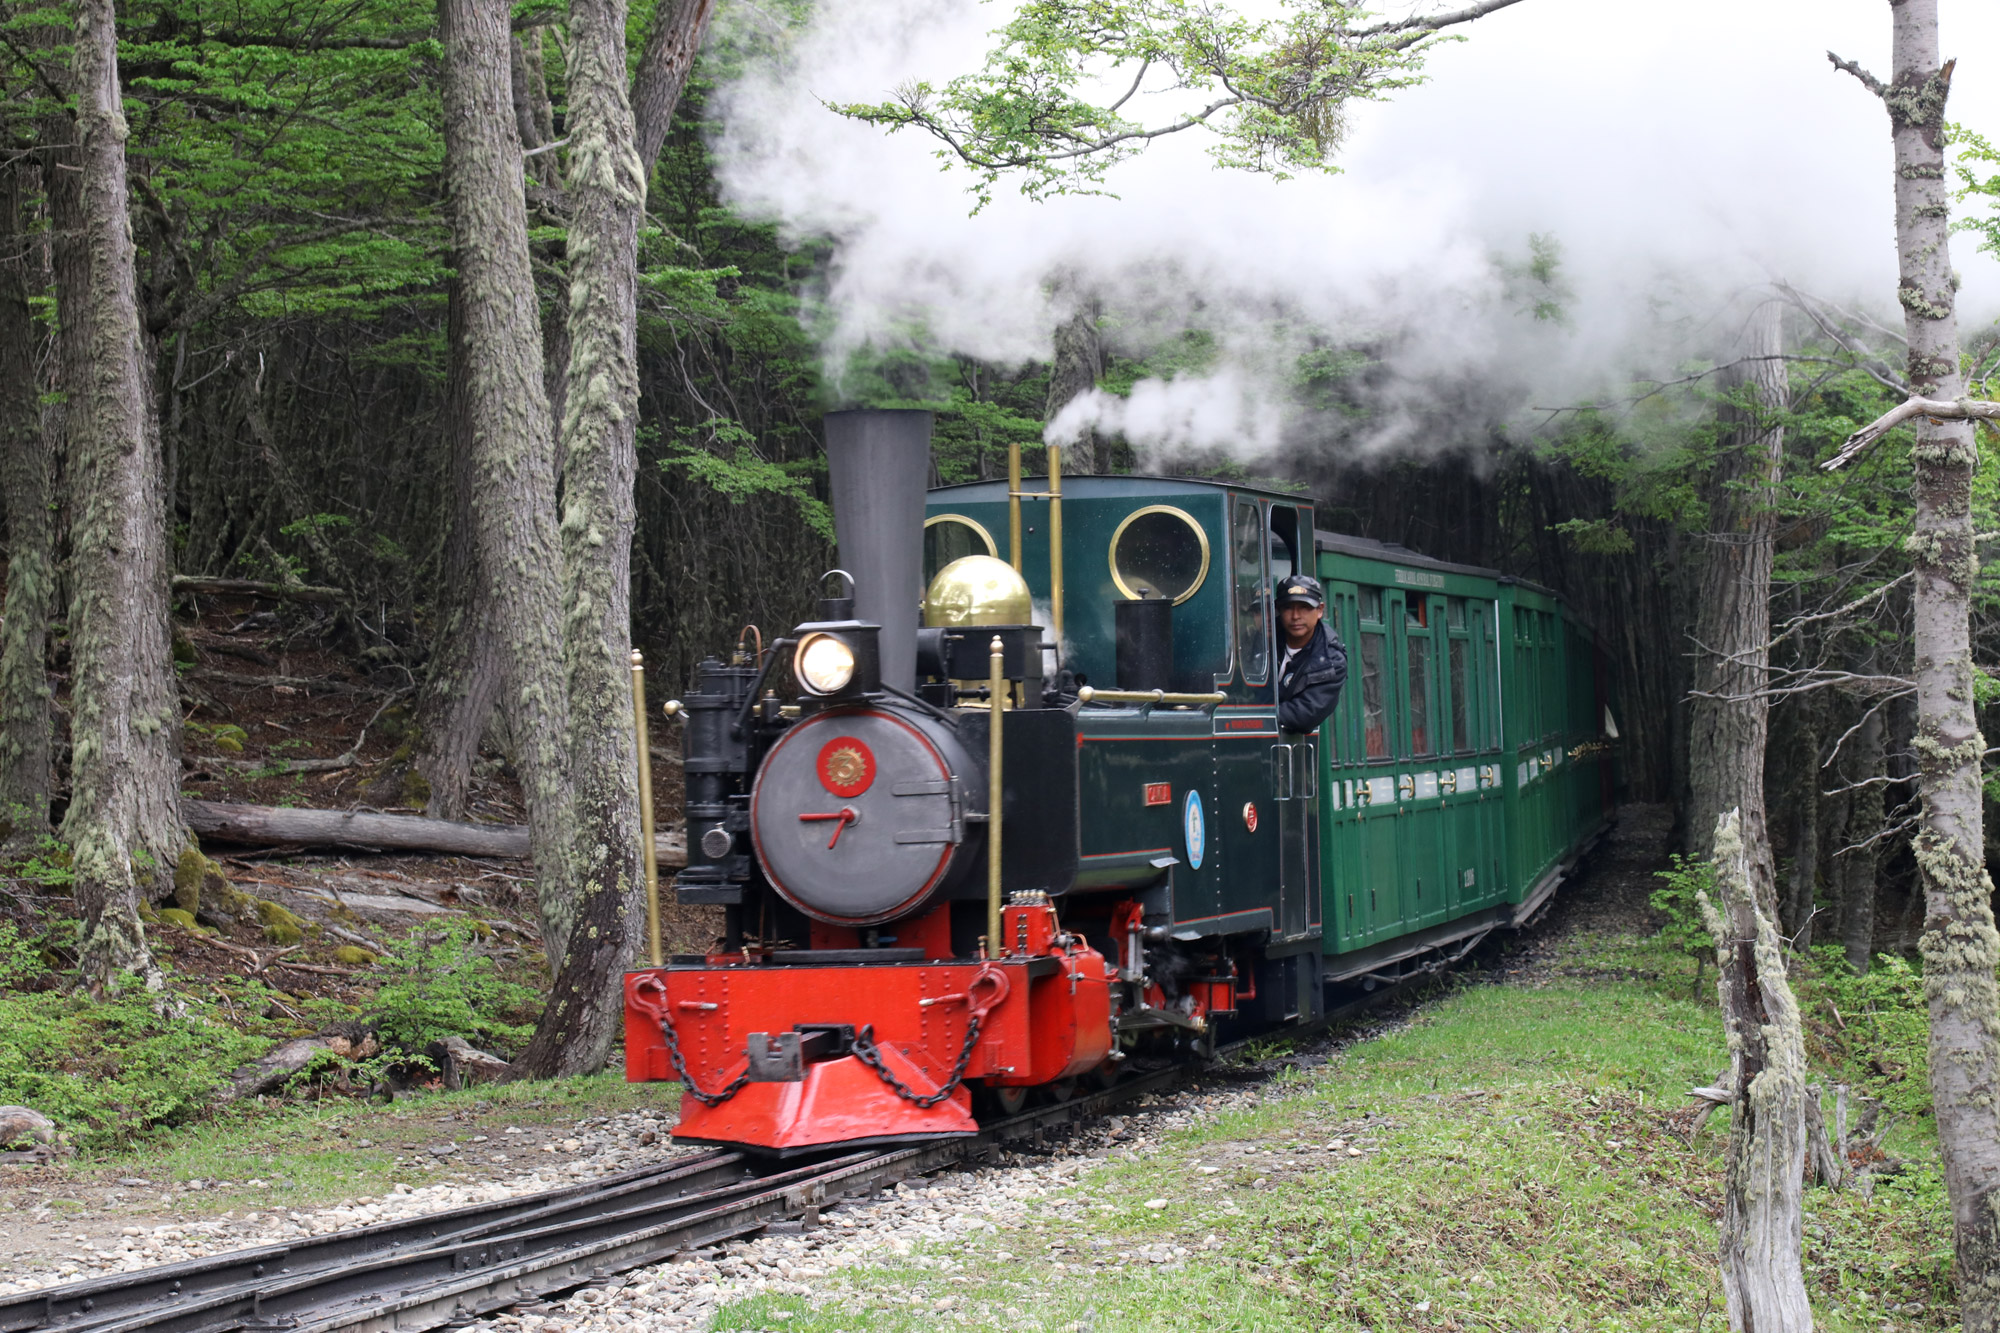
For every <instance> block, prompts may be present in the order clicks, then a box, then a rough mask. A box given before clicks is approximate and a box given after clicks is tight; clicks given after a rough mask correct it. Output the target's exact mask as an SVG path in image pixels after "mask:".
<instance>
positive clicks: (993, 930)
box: [986, 634, 1007, 958]
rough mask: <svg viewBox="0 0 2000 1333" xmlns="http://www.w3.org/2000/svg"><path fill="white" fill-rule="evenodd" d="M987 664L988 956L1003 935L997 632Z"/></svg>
mask: <svg viewBox="0 0 2000 1333" xmlns="http://www.w3.org/2000/svg"><path fill="white" fill-rule="evenodd" d="M991 651H992V654H993V656H992V659H991V661H990V663H989V665H988V668H987V680H986V684H987V691H988V693H987V706H988V712H987V718H986V720H987V723H988V724H989V725H988V727H987V739H986V939H987V945H986V956H987V957H988V958H998V957H999V956H1000V954H1001V953H1002V951H1003V948H1004V946H1003V944H1002V941H1001V939H1000V804H1001V801H1002V800H1003V799H1004V796H1005V793H1006V787H1005V786H1003V785H1002V783H1001V779H1000V753H1001V752H1000V723H1001V720H1002V719H1003V718H1005V717H1006V716H1007V657H1006V645H1005V644H1004V643H1002V642H1001V641H1000V636H999V635H998V634H996V635H994V636H993V643H992V645H991Z"/></svg>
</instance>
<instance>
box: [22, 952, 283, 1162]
mask: <svg viewBox="0 0 2000 1333" xmlns="http://www.w3.org/2000/svg"><path fill="white" fill-rule="evenodd" d="M47 963H48V954H47V953H46V952H45V951H43V950H40V949H38V948H37V946H36V944H35V943H34V942H32V941H28V940H24V939H23V938H22V936H21V935H20V933H19V931H18V929H17V928H16V927H15V926H14V925H12V924H11V923H0V1102H10V1103H19V1104H21V1105H24V1106H32V1107H34V1108H35V1109H36V1110H38V1111H40V1112H41V1113H42V1114H44V1115H46V1116H48V1117H49V1118H50V1119H51V1120H53V1121H55V1122H56V1124H57V1125H58V1126H59V1127H60V1128H61V1129H62V1131H63V1132H64V1134H65V1135H67V1136H68V1137H69V1139H70V1140H71V1141H72V1142H74V1143H76V1144H78V1145H79V1146H82V1147H104V1146H109V1145H113V1144H117V1143H121V1142H124V1141H127V1140H129V1139H131V1138H132V1137H133V1136H135V1135H136V1134H138V1133H140V1132H141V1131H143V1130H146V1129H149V1128H153V1127H156V1126H162V1125H176V1124H181V1123H184V1122H186V1121H188V1120H191V1119H193V1118H195V1117H197V1116H199V1115H200V1114H201V1113H202V1112H203V1111H204V1110H205V1109H206V1108H207V1106H208V1105H209V1102H210V1100H211V1099H212V1097H213V1096H214V1093H215V1091H216V1089H217V1088H219V1087H221V1086H222V1085H223V1084H224V1083H225V1082H226V1081H227V1078H228V1075H229V1072H230V1071H231V1070H232V1069H234V1068H236V1067H237V1066H238V1065H240V1064H243V1063H244V1062H246V1061H249V1060H253V1059H255V1058H256V1057H257V1056H258V1055H260V1054H262V1053H263V1052H264V1050H265V1049H266V1048H267V1047H268V1046H269V1045H270V1041H269V1039H268V1038H265V1037H259V1036H252V1035H249V1034H246V1033H244V1032H240V1031H238V1030H237V1029H236V1028H234V1027H231V1026H229V1025H227V1024H225V1023H222V1022H220V1021H217V1015H216V1012H215V1006H214V1005H212V1004H210V1003H208V1002H206V1001H203V1000H201V999H199V998H196V997H192V996H182V997H180V999H179V1005H180V1006H181V1007H180V1010H179V1012H162V1011H161V1009H159V1008H156V1007H155V1006H156V1005H158V1004H159V1003H160V997H158V996H155V995H152V994H149V993H148V992H147V990H146V988H145V987H144V986H137V985H134V986H127V987H124V988H122V989H121V990H119V991H118V992H117V993H115V994H113V995H109V996H106V997H105V998H102V999H93V998H92V997H91V996H90V995H89V994H88V993H86V992H83V991H80V990H74V989H66V988H63V987H62V986H60V985H58V984H53V983H60V982H62V981H64V980H66V978H63V977H61V976H59V975H57V974H54V973H51V972H50V971H49V970H48V967H47ZM38 986H39V987H41V989H31V988H32V987H38Z"/></svg>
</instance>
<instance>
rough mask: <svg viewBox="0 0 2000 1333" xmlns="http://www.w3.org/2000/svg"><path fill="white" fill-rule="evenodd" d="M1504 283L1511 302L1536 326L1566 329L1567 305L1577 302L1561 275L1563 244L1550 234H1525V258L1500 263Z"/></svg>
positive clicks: (1568, 325)
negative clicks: (1542, 325)
mask: <svg viewBox="0 0 2000 1333" xmlns="http://www.w3.org/2000/svg"><path fill="white" fill-rule="evenodd" d="M1499 268H1500V272H1501V275H1502V276H1503V277H1505V278H1506V280H1507V294H1508V298H1509V300H1510V301H1511V302H1513V303H1514V304H1516V305H1518V306H1519V307H1521V308H1522V309H1524V310H1525V311H1526V312H1527V313H1528V314H1529V315H1530V316H1531V317H1532V318H1533V319H1534V320H1535V322H1536V323H1538V324H1554V325H1556V326H1558V327H1560V328H1565V329H1567V328H1569V327H1570V319H1569V303H1570V302H1572V301H1574V300H1575V299H1576V293H1575V292H1574V291H1572V290H1571V289H1570V286H1569V284H1568V282H1566V281H1565V280H1564V278H1563V275H1562V242H1561V241H1559V240H1557V239H1556V238H1555V236H1553V235H1551V234H1545V233H1543V232H1529V233H1528V257H1527V259H1526V260H1524V261H1521V262H1518V263H1517V262H1514V261H1511V260H1507V259H1502V260H1500V261H1499Z"/></svg>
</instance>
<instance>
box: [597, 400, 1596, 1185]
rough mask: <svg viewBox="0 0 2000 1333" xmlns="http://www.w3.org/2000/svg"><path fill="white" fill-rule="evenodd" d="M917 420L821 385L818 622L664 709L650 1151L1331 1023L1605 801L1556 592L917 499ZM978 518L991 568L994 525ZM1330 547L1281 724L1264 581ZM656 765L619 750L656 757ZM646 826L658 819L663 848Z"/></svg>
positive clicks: (640, 1060)
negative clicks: (669, 727) (823, 555)
mask: <svg viewBox="0 0 2000 1333" xmlns="http://www.w3.org/2000/svg"><path fill="white" fill-rule="evenodd" d="M930 429H931V419H930V415H929V414H928V413H924V412H900V411H865V412H838V413H833V414H830V415H829V416H828V418H827V420H826V447H827V456H828V465H829V472H830V483H831V491H832V498H833V504H834V514H835V524H836V530H837V537H838V549H839V556H840V560H841V562H842V566H843V568H842V569H841V570H837V571H834V572H832V573H830V574H829V575H827V576H826V578H825V580H823V583H822V592H823V593H824V594H825V596H824V597H823V599H822V600H821V601H820V603H819V607H818V613H817V616H816V618H815V619H814V620H812V621H811V622H809V623H806V624H802V625H799V626H798V627H797V628H796V629H794V630H793V631H792V632H791V633H790V634H789V635H787V636H785V637H784V638H783V639H781V640H779V641H777V642H776V643H773V644H771V645H770V646H769V647H768V648H765V647H762V646H759V645H755V644H753V643H751V642H750V641H749V640H748V639H747V638H746V640H745V641H744V642H743V643H740V644H739V645H738V648H737V650H736V651H735V652H734V653H733V654H731V655H730V656H729V657H727V658H711V659H709V660H707V661H705V662H703V663H701V665H700V667H699V668H698V673H697V675H698V678H697V680H696V681H695V683H694V687H693V689H692V690H691V691H690V692H689V693H688V694H687V695H686V696H685V697H684V698H683V699H680V700H675V701H670V702H669V703H668V704H667V705H666V712H667V714H668V716H669V717H671V718H676V719H678V720H679V721H680V723H681V725H682V727H683V732H682V747H683V756H684V758H683V763H684V772H685V777H686V785H687V846H688V863H687V867H686V869H685V870H684V871H682V872H681V874H680V875H679V876H678V879H677V882H676V884H675V886H674V890H673V891H674V893H675V894H676V895H677V897H678V899H679V901H681V902H683V903H699V904H712V905H718V906H720V907H721V909H722V912H723V919H724V930H723V937H722V938H721V939H720V940H719V941H718V942H717V943H716V945H715V946H714V948H713V951H712V952H710V953H708V954H706V955H695V956H677V957H674V958H671V959H662V958H661V957H660V956H659V949H658V943H657V941H658V938H659V936H658V929H657V922H655V924H654V928H653V934H652V938H653V940H654V945H653V957H652V959H651V965H650V966H646V967H641V968H638V969H635V970H633V971H631V972H629V973H628V974H627V975H626V977H625V1008H626V1027H625V1031H626V1049H625V1062H626V1077H627V1078H628V1079H630V1080H634V1081H647V1080H659V1081H665V1080H673V1081H677V1082H679V1084H680V1085H681V1090H682V1103H681V1115H680V1123H679V1126H678V1128H677V1129H676V1130H675V1131H674V1133H675V1137H676V1138H677V1139H679V1140H682V1141H688V1142H699V1143H716V1144H729V1145H736V1146H742V1147H746V1148H750V1149H753V1150H757V1151H760V1152H764V1153H770V1154H776V1155H780V1156H784V1155H793V1154H801V1153H810V1152H816V1151H821V1150H825V1149H827V1148H830V1147H833V1146H836V1145H837V1146H853V1145H858V1144H878V1143H888V1142H904V1141H911V1140H920V1139H929V1138H937V1137H949V1136H953V1135H968V1134H973V1133H976V1132H977V1123H978V1120H979V1118H980V1117H982V1116H986V1115H990V1114H1005V1113H1011V1112H1014V1111H1017V1110H1019V1109H1020V1107H1021V1106H1022V1105H1023V1103H1024V1101H1025V1100H1026V1099H1027V1097H1028V1096H1030V1095H1031V1094H1033V1095H1038V1096H1041V1097H1045V1098H1053V1099H1062V1098H1066V1097H1069V1096H1071V1095H1073V1093H1074V1091H1075V1089H1076V1088H1077V1087H1078V1086H1079V1084H1080V1083H1085V1084H1091V1085H1097V1086H1104V1085H1108V1084H1109V1083H1110V1082H1111V1081H1113V1080H1115V1079H1116V1078H1117V1077H1118V1075H1119V1072H1120V1069H1121V1066H1124V1067H1130V1065H1129V1063H1128V1062H1130V1061H1132V1059H1133V1057H1141V1058H1142V1059H1147V1058H1152V1059H1157V1058H1168V1059H1199V1058H1202V1057H1203V1056H1204V1055H1205V1054H1207V1053H1209V1052H1212V1050H1213V1049H1214V1046H1215V1043H1216V1042H1217V1041H1218V1040H1219V1039H1225V1038H1228V1037H1230V1036H1232V1035H1233V1034H1235V1033H1239V1032H1247V1031H1253V1030H1259V1029H1277V1028H1282V1027H1284V1026H1286V1025H1291V1024H1302V1023H1308V1022H1311V1021H1313V1020H1314V1019H1316V1018H1317V1017H1319V1016H1320V1015H1321V1014H1322V1013H1323V1012H1324V1011H1325V1008H1326V1005H1327V1003H1328V1001H1329V997H1330V996H1334V995H1336V994H1338V993H1339V992H1340V991H1342V990H1343V989H1344V988H1353V987H1360V988H1371V989H1372V988H1373V987H1375V986H1378V985H1381V984H1383V983H1387V982H1394V981H1397V980H1400V979H1402V978H1405V977H1407V976H1409V975H1411V974H1412V973H1416V972H1420V971H1424V970H1428V969H1434V968H1436V967H1438V966H1441V965H1442V964H1443V963H1444V962H1446V961H1449V960H1451V959H1453V958H1455V957H1457V956H1460V955H1462V954H1463V953H1464V952H1466V951H1467V950H1469V949H1470V948H1471V947H1472V945H1473V944H1474V943H1476V942H1477V941H1478V940H1479V939H1480V938H1483V937H1484V936H1485V935H1486V934H1487V933H1489V932H1491V931H1493V930H1495V929H1498V928H1504V927H1509V926H1517V925H1520V924H1521V923H1523V922H1525V921H1526V920H1527V919H1528V918H1529V917H1530V916H1532V915H1533V914H1534V913H1535V912H1536V911H1537V910H1538V909H1539V908H1540V907H1541V906H1542V905H1543V904H1544V903H1545V902H1546V901H1547V900H1548V898H1549V896H1550V895H1551V894H1552V893H1553V892H1554V890H1555V888H1556V886H1557V884H1558V883H1560V882H1561V880H1562V878H1563V876H1564V874H1565V873H1566V872H1567V870H1568V869H1569V867H1570V866H1571V865H1572V864H1573V862H1574V860H1575V858H1576V857H1577V856H1578V855H1579V854H1580V853H1581V851H1582V850H1583V848H1584V847H1585V845H1586V844H1587V843H1588V842H1589V841H1590V840H1591V839H1593V838H1594V837H1595V836H1596V835H1597V833H1598V832H1600V831H1601V829H1602V828H1603V827H1604V825H1605V824H1606V822H1607V820H1608V818H1609V817H1610V814H1611V811H1612V808H1613V797H1614V784H1615V777H1616V775H1615V761H1614V753H1615V751H1614V747H1613V746H1612V745H1611V744H1610V743H1609V742H1610V741H1611V740H1613V739H1615V736H1616V726H1615V722H1614V720H1613V718H1612V713H1611V709H1610V699H1609V691H1608V684H1607V673H1606V671H1605V664H1604V660H1603V657H1602V655H1601V654H1600V653H1599V651H1598V649H1597V647H1596V645H1595V644H1594V642H1593V640H1592V638H1591V636H1590V634H1589V632H1588V630H1587V629H1586V628H1585V627H1584V626H1583V625H1581V624H1579V623H1578V622H1577V621H1576V620H1575V619H1573V618H1571V617H1570V616H1568V615H1567V614H1565V612H1564V609H1563V606H1562V604H1561V602H1560V600H1559V599H1558V598H1557V597H1556V596H1555V595H1553V594H1551V593H1549V592H1548V591H1546V590H1544V589H1540V588H1537V587H1534V586H1532V585H1530V584H1526V583H1522V582H1518V581H1516V580H1513V579H1509V578H1505V577H1501V576H1499V575H1497V574H1495V573H1494V572H1492V571H1489V570H1483V569H1475V568H1470V567H1465V566H1459V565H1452V564H1446V563H1444V562H1441V561H1437V560H1432V559H1428V558H1426V557H1424V556H1421V555H1418V554H1416V553H1415V552H1412V551H1409V550H1405V549H1403V548H1401V547H1397V546H1390V545H1383V544H1380V543H1376V542H1371V541H1364V540H1361V539H1357V538H1353V537H1345V536H1339V535H1335V534H1331V533H1326V532H1321V531H1319V530H1318V528H1317V527H1316V525H1315V522H1314V505H1313V503H1312V501H1310V500H1308V499H1304V498H1301V497H1300V496H1297V495H1290V494H1284V493H1280V492H1275V491H1270V490H1263V489H1259V488H1256V487H1253V486H1247V485H1239V484H1235V483H1225V482H1209V481H1200V480H1191V479H1183V478H1161V477H1141V476H1108V477H1064V476H1063V475H1062V470H1061V456H1060V453H1059V451H1058V450H1057V449H1055V448H1051V449H1050V450H1049V466H1048V471H1047V475H1046V477H1045V478H1037V479H1034V480H1033V482H1032V483H1030V482H1024V481H1023V480H1022V478H1021V471H1020V461H1019V456H1018V453H1015V454H1012V455H1010V460H1009V479H1008V480H1007V481H1005V482H979V483H973V484H969V485H960V486H947V487H942V488H939V489H936V490H931V491H928V492H926V490H925V481H926V479H927V477H928V475H929V470H930ZM996 533H1001V534H1003V535H1004V538H1005V542H1006V546H1005V552H1004V556H1003V552H1002V549H1001V543H1000V540H999V539H997V538H996V536H995V534H996ZM1297 571H1307V572H1312V573H1315V574H1317V575H1318V576H1319V577H1320V578H1321V579H1322V580H1323V581H1324V583H1325V585H1326V588H1327V593H1328V604H1327V618H1328V622H1329V626H1330V628H1332V629H1334V630H1337V631H1338V633H1339V634H1340V636H1341V639H1342V641H1343V642H1344V643H1345V644H1346V646H1347V650H1348V654H1349V663H1350V674H1349V679H1348V684H1347V686H1346V689H1345V690H1344V692H1343V697H1342V698H1341V700H1340V703H1339V706H1338V707H1337V709H1336V710H1335V711H1334V713H1333V715H1332V716H1330V717H1329V718H1328V719H1327V720H1326V721H1325V722H1324V723H1322V724H1321V725H1320V727H1319V728H1318V730H1317V731H1316V732H1314V733H1312V734H1297V733H1285V732H1281V731H1280V729H1279V727H1278V723H1277V710H1276V705H1277V697H1276V691H1277V684H1276V671H1275V666H1276V662H1275V660H1274V659H1275V657H1276V655H1277V650H1278V637H1277V631H1276V628H1275V625H1274V616H1273V608H1272V605H1271V596H1270V590H1271V588H1272V586H1273V583H1274V580H1277V579H1281V578H1283V577H1285V576H1286V575H1288V574H1291V573H1293V572H1297ZM642 753H643V749H642ZM648 843H650V839H648Z"/></svg>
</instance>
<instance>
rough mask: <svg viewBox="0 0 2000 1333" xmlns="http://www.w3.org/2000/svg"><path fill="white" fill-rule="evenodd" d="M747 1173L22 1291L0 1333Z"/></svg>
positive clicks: (619, 1186)
mask: <svg viewBox="0 0 2000 1333" xmlns="http://www.w3.org/2000/svg"><path fill="white" fill-rule="evenodd" d="M749 1170H750V1167H749V1164H748V1160H747V1158H746V1157H745V1155H744V1154H743V1153H740V1152H730V1151H726V1150H718V1151H714V1152H705V1153H699V1154H696V1155H693V1156H689V1157H683V1158H680V1159H679V1160H677V1161H672V1162H668V1163H664V1164H660V1165H656V1166H649V1167H641V1168H638V1169H635V1170H631V1171H625V1172H620V1173H619V1174H616V1175H612V1176H605V1177H602V1178H600V1179H597V1180H593V1181H588V1182H585V1183H580V1184H576V1185H566V1186H562V1187H560V1188H557V1189H552V1190H543V1191H540V1192H538V1193H535V1194H523V1195H518V1196H516V1197H514V1198H511V1199H500V1200H495V1201H492V1202H488V1203H475V1204H467V1205H465V1206H463V1207H460V1208H453V1209H448V1210H446V1211H443V1212H437V1213H427V1214H424V1215H422V1216H419V1217H410V1218H398V1219H395V1220H393V1221H388V1222H377V1223H374V1224H372V1225H369V1226H365V1227H353V1228H349V1229H346V1230H342V1231H336V1232H332V1233H330V1234H328V1235H325V1236H311V1237H302V1238H300V1239H298V1240H288V1241H279V1242H276V1243H273V1244H268V1245H257V1246H252V1247H250V1248H248V1249H241V1250H228V1251H225V1252H223V1253H221V1254H213V1255H205V1256H202V1257H201V1258H198V1259H186V1260H181V1261H179V1262H177V1263H170V1264H157V1265H154V1266H152V1267H149V1268H142V1269H139V1270H137V1271H136V1272H131V1273H117V1274H111V1275H107V1276H104V1277H95V1278H86V1279H84V1280H83V1281H81V1282H70V1283H65V1284H63V1285H61V1286H56V1287H44V1288H42V1289H40V1290H37V1291H26V1292H20V1293H18V1294H16V1295H13V1296H7V1297H0V1333H21V1331H22V1330H26V1329H33V1328H40V1327H46V1326H48V1325H51V1324H55V1323H61V1324H62V1325H63V1326H64V1328H65V1329H74V1330H79V1331H80V1330H82V1329H85V1328H88V1327H91V1326H93V1325H96V1324H101V1323H106V1322H110V1321H112V1320H114V1319H116V1318H117V1317H118V1316H119V1315H120V1314H121V1313H123V1312H124V1311H126V1310H129V1309H133V1308H136V1307H140V1306H144V1305H147V1304H151V1303H153V1302H155V1301H163V1300H174V1299H194V1298H198V1297H201V1296H205V1295H208V1294H211V1293H213V1292H216V1291H221V1290H228V1289H232V1288H235V1287H240V1286H242V1285H244V1284H246V1283H249V1282H254V1281H256V1280H258V1279H261V1278H263V1277H264V1276H266V1275H267V1274H280V1275H281V1274H284V1273H288V1272H300V1271H304V1270H306V1269H311V1268H324V1267H327V1266H330V1265H334V1264H341V1263H349V1262H354V1261H356V1260H359V1259H363V1258H366V1257H368V1256H370V1255H375V1254H380V1253H386V1252H396V1251H415V1250H419V1249H428V1248H431V1247H432V1246H434V1245H436V1244H439V1243H440V1242H443V1241H447V1240H450V1239H459V1238H469V1237H471V1236H475V1235H482V1234H486V1233H488V1232H491V1231H493V1230H495V1229H497V1228H503V1227H506V1226H508V1225H511V1224H513V1223H515V1222H517V1221H520V1220H523V1219H527V1218H531V1217H542V1216H546V1215H549V1214H551V1213H552V1212H554V1211H557V1210H562V1209H565V1208H578V1207H589V1206H592V1205H593V1204H594V1203H595V1202H596V1201H598V1200H601V1199H605V1198H621V1197H630V1196H631V1195H633V1194H634V1193H640V1192H644V1191H647V1190H649V1189H662V1188H673V1189H676V1190H677V1191H679V1192H692V1191H697V1190H706V1189H710V1188H713V1187H714V1186H715V1185H717V1184H721V1183H724V1182H725V1181H727V1180H730V1179H740V1178H741V1177H742V1176H743V1175H744V1174H746V1173H747V1172H748V1171H749Z"/></svg>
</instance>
